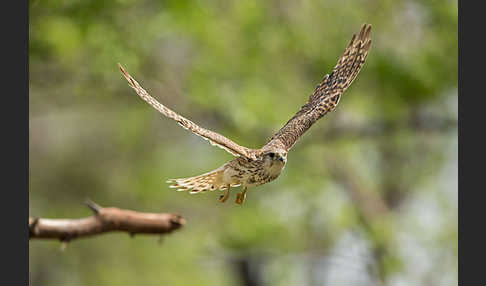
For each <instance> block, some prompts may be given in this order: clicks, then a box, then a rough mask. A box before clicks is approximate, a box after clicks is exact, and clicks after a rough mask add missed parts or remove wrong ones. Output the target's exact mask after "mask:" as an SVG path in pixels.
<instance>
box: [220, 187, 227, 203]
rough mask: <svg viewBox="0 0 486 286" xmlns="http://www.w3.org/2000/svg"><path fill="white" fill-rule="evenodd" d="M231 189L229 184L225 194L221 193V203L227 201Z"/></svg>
mask: <svg viewBox="0 0 486 286" xmlns="http://www.w3.org/2000/svg"><path fill="white" fill-rule="evenodd" d="M229 190H230V186H229V185H228V186H227V187H226V190H225V191H224V194H223V195H221V196H219V199H218V201H219V202H220V203H224V202H226V200H227V199H228V198H229Z"/></svg>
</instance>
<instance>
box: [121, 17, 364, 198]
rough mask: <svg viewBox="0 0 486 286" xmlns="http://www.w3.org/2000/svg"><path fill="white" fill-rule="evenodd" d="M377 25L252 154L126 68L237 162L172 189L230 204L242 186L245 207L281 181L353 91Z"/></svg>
mask: <svg viewBox="0 0 486 286" xmlns="http://www.w3.org/2000/svg"><path fill="white" fill-rule="evenodd" d="M370 36H371V25H366V24H364V25H363V27H362V28H361V31H360V32H359V34H358V35H356V34H355V35H353V37H352V39H351V42H350V43H349V44H348V46H347V47H346V49H345V50H344V53H343V55H342V56H341V58H340V59H339V61H338V63H337V64H336V66H335V67H334V69H333V71H332V72H331V74H329V75H326V76H324V78H323V80H322V82H321V83H320V84H319V85H318V86H317V87H316V89H315V91H314V93H313V94H312V95H311V96H310V97H309V99H308V100H307V103H306V104H304V105H303V106H302V107H301V108H300V110H299V111H298V112H297V113H296V114H295V115H294V116H293V117H292V118H291V119H290V120H289V121H288V122H287V123H286V124H285V125H284V126H283V127H282V128H281V129H280V130H279V131H278V132H277V133H276V134H275V135H273V136H272V138H270V140H269V141H268V142H267V143H266V144H265V145H264V146H263V147H262V148H260V149H249V148H246V147H243V146H240V145H238V144H237V143H235V142H233V141H232V140H230V139H228V138H226V137H224V136H223V135H221V134H219V133H216V132H213V131H211V130H208V129H205V128H202V127H200V126H199V125H197V124H196V123H194V122H192V121H190V120H189V119H187V118H185V117H183V116H181V115H179V114H177V113H176V112H174V111H172V110H171V109H169V108H167V107H166V106H164V105H162V104H161V103H160V102H158V101H157V100H156V99H154V98H153V97H151V96H150V95H149V94H148V93H147V91H145V89H143V88H142V87H141V86H140V84H139V83H138V82H137V81H135V79H133V77H132V76H130V75H129V74H128V73H127V71H126V70H125V69H124V68H123V67H122V66H121V65H119V67H120V70H121V72H122V74H123V75H124V76H125V78H126V79H127V80H128V82H129V84H130V86H131V87H132V88H133V89H134V90H135V91H136V92H137V94H138V95H139V96H140V97H141V98H142V99H143V100H145V101H146V102H148V103H149V104H150V105H152V106H153V107H154V108H155V109H157V110H158V111H159V112H160V113H162V114H164V115H165V116H167V117H169V118H172V119H174V120H175V121H177V122H178V123H179V124H180V125H181V126H182V127H184V128H185V129H188V130H190V131H192V132H193V133H195V134H197V135H199V136H201V137H202V138H204V139H206V140H208V141H209V142H210V143H211V144H212V145H216V146H218V147H220V148H223V149H225V150H226V151H228V152H229V153H231V154H232V155H234V156H236V157H237V158H235V159H233V160H231V161H230V162H228V163H226V164H224V165H223V166H221V167H220V168H218V169H216V170H214V171H211V172H209V173H206V174H203V175H199V176H196V177H191V178H183V179H172V180H169V181H168V182H170V183H173V185H171V188H177V189H178V190H180V191H183V190H191V193H198V192H202V191H206V190H225V194H224V195H222V196H221V197H220V201H221V202H224V201H226V199H227V198H228V195H229V190H230V188H232V187H237V186H240V185H241V186H242V187H243V191H242V192H241V193H238V196H237V200H236V202H237V203H239V204H242V203H243V202H244V200H245V197H246V189H247V187H250V186H258V185H261V184H265V183H267V182H270V181H272V180H274V179H276V178H277V177H278V176H279V175H280V173H281V172H282V170H283V168H284V167H285V164H286V162H287V152H288V151H289V150H290V149H291V148H292V146H293V145H294V144H295V142H296V141H297V139H299V138H300V136H302V135H303V134H304V133H305V132H306V131H307V130H308V129H309V128H310V127H311V126H312V124H314V123H315V122H316V121H317V120H319V119H320V118H321V117H323V116H324V115H326V114H327V113H328V112H329V111H332V110H334V109H335V108H336V106H337V105H338V103H339V100H340V99H341V95H342V94H343V92H344V91H345V90H346V89H347V88H348V87H349V86H350V85H351V83H352V82H353V80H354V79H355V78H356V76H357V75H358V73H359V71H360V70H361V68H362V67H363V65H364V63H365V61H366V57H367V56H368V52H369V50H370V48H371V38H370Z"/></svg>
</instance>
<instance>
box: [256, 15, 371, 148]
mask: <svg viewBox="0 0 486 286" xmlns="http://www.w3.org/2000/svg"><path fill="white" fill-rule="evenodd" d="M370 34H371V25H367V24H364V25H363V27H362V28H361V31H360V32H359V34H358V35H356V34H354V35H353V38H352V39H351V42H350V43H349V45H348V46H347V47H346V50H345V51H344V53H343V55H342V56H341V58H340V59H339V61H338V63H337V65H336V66H335V67H334V70H333V71H332V72H331V74H329V75H326V76H324V79H323V80H322V82H321V84H319V85H318V86H317V87H316V90H315V91H314V93H313V94H312V95H311V96H310V97H309V100H308V101H307V103H306V104H304V105H303V106H302V107H301V108H300V110H299V111H298V112H297V113H296V114H295V115H294V117H292V118H291V119H290V120H289V121H288V122H287V123H286V124H285V126H284V127H282V128H281V129H280V130H279V131H278V132H277V133H276V134H275V135H273V136H272V138H270V140H269V141H268V142H267V144H266V145H265V146H269V145H275V146H279V147H281V148H285V149H286V150H289V149H290V148H291V147H292V146H293V145H294V144H295V142H296V141H297V139H299V137H300V136H302V134H304V132H305V131H307V129H309V128H310V127H311V125H312V124H314V123H315V122H316V121H317V120H318V119H320V118H321V117H322V116H324V115H325V114H326V113H328V112H329V111H332V110H334V109H335V108H336V106H337V104H338V103H339V99H340V98H341V94H342V93H343V92H344V91H345V90H346V89H347V88H348V87H349V86H350V85H351V83H352V82H353V80H354V79H355V78H356V76H357V75H358V73H359V71H360V70H361V68H362V67H363V65H364V63H365V60H366V57H367V55H368V52H369V50H370V47H371V37H370Z"/></svg>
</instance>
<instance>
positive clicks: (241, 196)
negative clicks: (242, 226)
mask: <svg viewBox="0 0 486 286" xmlns="http://www.w3.org/2000/svg"><path fill="white" fill-rule="evenodd" d="M245 199H246V188H244V189H243V191H242V192H241V193H237V194H236V201H235V203H237V204H239V205H242V204H243V203H244V202H245Z"/></svg>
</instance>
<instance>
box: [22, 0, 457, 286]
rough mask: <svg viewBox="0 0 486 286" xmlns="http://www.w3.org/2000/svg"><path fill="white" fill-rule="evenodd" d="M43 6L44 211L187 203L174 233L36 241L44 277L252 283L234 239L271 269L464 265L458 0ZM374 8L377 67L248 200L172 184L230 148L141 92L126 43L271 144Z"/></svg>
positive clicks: (235, 134)
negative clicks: (166, 114) (242, 272)
mask: <svg viewBox="0 0 486 286" xmlns="http://www.w3.org/2000/svg"><path fill="white" fill-rule="evenodd" d="M29 13H30V50H29V61H30V65H29V71H30V108H29V112H30V149H29V153H30V154H29V155H30V213H31V215H33V216H42V217H59V218H61V217H73V218H74V217H82V216H87V215H89V210H88V209H87V208H86V207H84V206H83V205H82V202H83V200H84V199H85V198H86V197H89V198H91V199H92V200H94V201H96V202H97V203H99V204H101V205H104V206H117V207H122V208H129V209H136V210H141V211H154V212H174V213H179V214H181V215H183V216H184V217H185V218H186V219H187V225H186V226H185V227H184V228H183V229H181V230H180V231H178V232H176V233H173V234H170V235H168V236H164V237H163V239H162V243H161V244H160V245H159V244H157V238H153V237H136V238H134V239H130V238H129V236H128V235H124V234H107V235H104V236H100V237H96V238H91V239H86V240H79V241H75V242H73V243H72V244H70V245H69V246H68V247H67V250H66V251H65V252H60V251H59V250H58V249H59V243H58V242H45V241H44V242H38V241H32V242H31V243H30V275H31V277H30V279H31V284H32V285H133V284H140V285H160V284H164V285H189V284H191V285H194V284H196V285H238V284H239V283H240V276H239V274H238V272H237V271H235V269H236V268H234V267H232V265H233V264H232V262H231V261H233V260H232V259H235V257H236V258H248V257H251V258H252V259H253V258H254V257H257V258H256V259H257V261H260V262H262V263H264V265H265V267H262V268H261V269H260V271H261V272H262V275H263V278H262V279H263V281H264V282H265V285H328V284H329V283H331V282H332V283H331V284H330V285H376V283H377V281H382V282H384V283H385V284H386V285H424V284H430V285H456V284H457V2H456V1H434V0H422V1H419V0H399V1H389V0H375V1H365V0H353V1H276V0H271V1H256V0H250V1H227V0H226V1H224V0H214V1H176V0H174V1H148V0H145V1H136V0H118V1H107V0H84V1H56V0H45V1H40V0H32V1H30V11H29ZM365 22H366V23H371V24H372V25H373V32H372V39H373V46H372V50H371V53H370V55H369V57H368V60H367V63H366V64H365V66H364V68H363V70H362V72H361V73H360V75H359V76H358V78H357V79H356V81H355V82H354V83H353V85H352V86H351V87H350V88H349V90H348V91H347V92H346V93H345V95H344V97H343V99H342V100H341V103H340V105H339V107H338V108H337V112H333V113H332V114H328V115H326V116H325V117H324V118H323V119H322V120H320V121H319V122H318V123H316V124H315V125H314V126H313V127H312V128H311V129H310V131H308V132H307V133H306V134H305V136H304V137H303V138H302V139H301V140H300V141H299V142H298V143H297V144H296V146H295V147H294V149H292V152H290V154H289V162H288V164H287V167H286V169H285V171H284V173H283V174H282V175H281V176H280V177H279V178H278V179H277V180H276V181H274V182H272V183H270V184H266V185H264V186H261V187H258V188H254V189H250V190H249V193H248V199H247V202H246V203H245V205H244V206H242V207H240V206H237V205H235V204H233V203H232V202H231V201H229V202H227V203H226V204H224V205H221V204H219V203H218V202H217V201H216V198H217V197H218V196H219V193H212V192H211V193H206V194H202V195H189V194H187V193H176V192H173V191H171V190H169V189H168V186H167V184H166V183H165V180H167V179H169V178H178V177H188V176H193V175H197V174H200V173H203V172H207V171H209V170H212V169H214V168H216V167H218V166H220V165H222V164H223V163H225V162H226V161H228V160H229V159H231V156H230V155H228V154H227V153H225V152H224V151H221V150H220V149H217V148H213V147H211V146H210V145H209V144H207V143H206V142H205V141H203V140H201V139H200V138H198V137H196V136H194V135H192V134H190V133H188V132H187V131H185V130H183V129H182V128H180V127H179V126H178V125H177V124H175V123H174V122H173V121H170V120H169V119H167V118H163V117H162V116H161V115H159V114H158V113H157V112H156V111H155V110H153V109H152V108H151V107H150V106H148V105H147V104H145V103H143V102H142V101H141V100H140V99H139V98H137V96H136V95H135V93H134V92H133V90H131V89H130V88H129V87H128V85H127V83H126V81H125V80H124V79H123V78H122V77H121V75H120V73H119V71H118V69H117V63H121V64H123V65H124V66H125V67H126V68H127V70H128V71H129V72H130V73H131V74H132V75H133V76H134V77H135V78H136V79H137V80H138V81H139V82H140V83H141V84H142V85H143V86H144V87H145V88H146V89H147V90H148V91H149V92H150V93H151V94H152V95H153V96H154V97H156V98H158V99H159V100H160V101H161V102H163V103H165V104H167V105H168V106H169V107H171V108H173V109H174V110H176V111H178V112H180V113H181V114H183V115H186V116H187V117H189V118H191V119H192V120H194V121H195V122H198V123H200V124H201V125H202V126H205V127H207V128H209V129H212V130H215V131H217V132H220V133H222V134H224V135H226V136H227V137H229V138H231V139H233V140H234V141H236V142H238V143H240V144H242V145H245V146H249V147H253V148H258V147H260V146H261V145H263V143H265V142H266V140H267V139H268V138H269V137H270V136H271V135H272V134H273V133H274V132H275V131H277V130H278V129H279V128H280V127H281V126H282V125H283V124H284V123H285V122H286V121H287V120H288V119H289V118H290V117H291V116H292V115H293V114H294V113H295V112H296V111H297V110H298V108H299V107H300V106H301V105H302V104H303V103H304V102H305V101H306V100H307V97H308V96H309V95H310V94H311V93H312V92H313V89H314V87H315V85H316V84H318V83H319V82H320V80H321V79H322V77H323V76H324V75H325V74H326V73H329V72H330V71H331V70H332V68H333V67H334V65H335V64H336V61H337V59H338V58H339V56H340V55H341V53H342V51H343V50H344V47H345V46H346V44H347V43H348V42H349V40H350V38H351V35H352V34H353V33H355V32H358V31H359V29H360V27H361V25H362V24H363V23H365ZM230 199H234V194H233V196H232V197H231V198H230ZM377 202H379V203H377ZM380 204H382V205H383V206H384V208H382V207H379V206H380ZM336 259H338V260H339V261H341V262H336V261H337V260H336ZM251 261H254V260H251ZM319 261H321V262H322V261H324V262H325V263H324V264H322V263H321V264H319V263H318V262H319ZM320 272H322V273H325V275H324V276H319V275H321V274H318V273H320ZM339 273H341V274H339ZM343 273H344V274H345V275H344V276H343ZM350 277H358V278H356V279H358V280H352V281H351V282H350V280H349V279H352V278H350ZM346 279H348V280H346ZM353 279H354V278H353ZM400 283H402V284H400ZM403 283H405V284H403Z"/></svg>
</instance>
